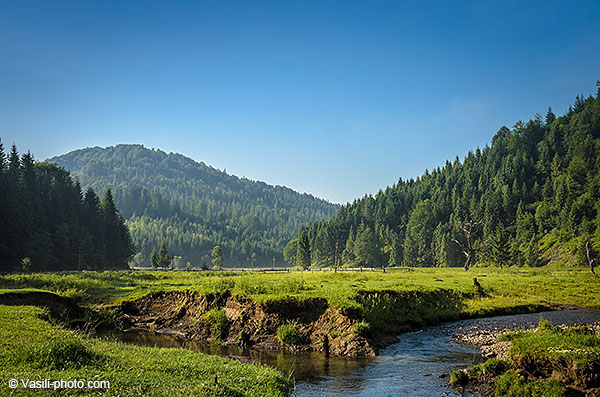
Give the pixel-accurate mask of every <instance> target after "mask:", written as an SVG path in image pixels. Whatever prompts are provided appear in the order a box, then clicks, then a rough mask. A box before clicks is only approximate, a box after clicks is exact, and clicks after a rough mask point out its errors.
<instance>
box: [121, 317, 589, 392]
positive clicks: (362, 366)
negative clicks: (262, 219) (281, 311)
mask: <svg viewBox="0 0 600 397" xmlns="http://www.w3.org/2000/svg"><path fill="white" fill-rule="evenodd" d="M540 316H543V317H544V318H545V319H547V320H549V321H550V322H552V323H553V324H583V323H589V322H593V321H600V312H598V311H589V310H569V311H560V312H546V313H542V314H540V313H536V314H522V315H512V316H499V317H489V318H483V319H475V320H465V321H457V322H453V323H447V324H442V325H438V326H435V327H429V328H427V329H424V330H421V331H417V332H410V333H406V334H402V335H400V336H399V337H398V343H395V344H393V345H390V346H388V347H387V348H386V349H384V350H382V351H381V352H380V355H379V356H377V357H376V358H374V359H368V358H352V359H351V358H340V357H329V358H327V357H325V356H324V355H323V354H322V353H315V352H313V353H298V354H292V353H288V352H281V351H268V350H256V349H242V348H240V347H227V346H220V345H218V344H214V343H213V344H211V343H203V342H194V341H188V340H185V339H183V338H180V337H178V336H174V335H160V334H152V333H148V332H146V331H139V330H138V331H135V330H134V331H128V332H124V333H120V334H113V337H116V338H117V339H119V340H122V341H125V342H130V343H135V344H139V345H145V346H160V347H174V348H183V349H189V350H193V351H197V352H201V353H206V354H214V355H219V356H226V357H230V358H234V359H238V360H240V361H246V362H253V363H258V364H265V365H269V366H273V367H276V368H278V369H279V370H280V371H281V372H283V373H284V374H289V373H290V371H291V372H292V373H293V375H294V378H295V379H296V390H295V394H296V395H297V396H339V395H343V396H373V395H376V396H377V397H384V396H444V395H446V396H447V395H453V396H458V395H460V393H459V392H458V391H456V390H452V389H451V388H450V387H449V386H448V376H449V374H450V373H451V372H452V371H454V370H456V369H460V368H465V367H467V366H470V365H474V364H477V363H479V362H481V361H482V358H481V356H480V355H479V354H478V351H477V350H476V349H474V348H473V347H472V346H468V345H465V344H462V343H460V342H458V341H457V340H456V339H455V338H453V337H452V335H453V334H455V333H459V332H469V331H477V330H479V329H494V328H498V329H504V328H517V327H525V328H527V327H531V326H534V325H536V324H537V323H538V321H539V319H540ZM464 395H465V396H467V395H469V394H464Z"/></svg>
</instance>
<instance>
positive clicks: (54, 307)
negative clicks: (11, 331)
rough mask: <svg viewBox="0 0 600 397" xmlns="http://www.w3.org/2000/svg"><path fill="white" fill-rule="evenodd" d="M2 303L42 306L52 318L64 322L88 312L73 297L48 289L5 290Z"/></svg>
mask: <svg viewBox="0 0 600 397" xmlns="http://www.w3.org/2000/svg"><path fill="white" fill-rule="evenodd" d="M0 305H6V306H37V307H41V308H43V309H45V310H46V311H47V312H48V315H49V316H50V319H52V320H55V321H59V322H63V323H66V322H73V321H77V320H79V319H83V318H84V317H85V314H86V310H85V309H84V308H82V307H80V306H79V305H78V304H77V303H76V302H75V301H74V300H73V299H71V298H68V297H65V296H60V295H57V294H55V293H52V292H47V291H23V292H17V291H14V292H5V293H2V294H0Z"/></svg>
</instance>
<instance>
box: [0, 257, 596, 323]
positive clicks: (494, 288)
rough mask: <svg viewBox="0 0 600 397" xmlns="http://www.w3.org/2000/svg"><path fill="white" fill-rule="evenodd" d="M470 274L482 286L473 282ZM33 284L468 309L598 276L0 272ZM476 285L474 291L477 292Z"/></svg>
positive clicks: (549, 292) (95, 298)
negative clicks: (436, 297) (452, 297)
mask: <svg viewBox="0 0 600 397" xmlns="http://www.w3.org/2000/svg"><path fill="white" fill-rule="evenodd" d="M473 277H476V278H477V280H478V282H479V283H480V284H481V286H482V288H483V289H482V291H478V290H477V288H475V287H474V285H473ZM3 288H4V289H21V288H36V289H43V290H49V291H54V292H57V293H60V294H62V295H66V296H71V297H75V298H78V299H80V301H81V302H82V303H84V304H89V303H92V304H115V303H118V302H121V301H124V300H132V299H135V298H139V297H141V296H143V295H145V294H147V293H149V292H156V291H173V290H194V291H198V292H200V293H214V292H224V291H226V290H229V291H231V292H232V293H233V294H234V295H241V296H250V297H252V298H253V299H254V300H255V301H257V302H262V301H266V300H283V299H290V298H292V299H299V300H302V299H307V298H324V299H326V300H327V301H328V302H329V303H330V304H332V305H334V306H337V307H342V308H345V307H358V306H360V303H358V302H357V297H358V296H359V295H360V293H361V292H364V291H394V292H408V291H436V290H440V289H446V290H451V291H454V292H456V293H459V294H461V296H462V297H463V299H462V303H463V307H462V309H461V310H462V311H463V312H464V313H466V314H469V315H477V314H479V315H483V314H485V313H487V312H490V313H493V312H494V311H496V310H502V309H504V308H509V307H515V306H526V305H546V306H550V305H575V306H583V307H600V283H599V282H598V278H596V277H594V276H593V275H591V274H589V272H588V271H587V270H586V269H583V268H570V269H564V268H548V267H544V268H510V269H496V268H474V269H471V270H470V271H469V272H465V271H463V270H462V269H456V268H419V269H414V270H413V271H410V272H407V271H406V270H392V271H388V272H386V273H381V272H362V273H359V272H343V273H333V272H315V273H312V272H292V273H283V274H262V273H233V272H143V271H142V272H133V271H105V272H90V271H83V272H64V273H37V274H26V275H23V274H14V275H4V276H0V289H3ZM480 292H481V293H480Z"/></svg>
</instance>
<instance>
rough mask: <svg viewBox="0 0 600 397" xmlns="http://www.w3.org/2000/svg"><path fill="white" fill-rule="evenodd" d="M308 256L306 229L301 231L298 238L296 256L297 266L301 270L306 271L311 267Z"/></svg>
mask: <svg viewBox="0 0 600 397" xmlns="http://www.w3.org/2000/svg"><path fill="white" fill-rule="evenodd" d="M310 254H311V252H310V240H309V237H308V232H307V230H306V229H303V230H302V232H301V234H300V237H299V238H298V253H297V255H296V260H297V262H298V265H299V266H301V267H302V268H303V269H308V268H309V267H310V265H311V258H310Z"/></svg>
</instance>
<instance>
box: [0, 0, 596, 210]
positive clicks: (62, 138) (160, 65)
mask: <svg viewBox="0 0 600 397" xmlns="http://www.w3.org/2000/svg"><path fill="white" fill-rule="evenodd" d="M598 79H600V3H599V2H598V1H495V2H492V1H440V2H424V1H383V0H382V1H366V0H365V1H348V0H344V1H327V0H320V1H268V2H263V1H240V2H237V1H206V2H201V1H196V2H192V1H181V2H176V1H169V2H167V1H164V2H155V1H60V0H57V1H35V2H34V1H28V0H19V1H2V2H0V137H1V138H2V141H3V143H4V145H5V147H8V146H10V145H11V144H12V143H13V142H14V143H16V144H17V147H18V148H19V151H27V150H30V151H31V152H32V153H33V154H34V155H35V157H36V158H37V159H41V160H42V159H45V158H48V157H52V156H55V155H60V154H64V153H66V152H69V151H71V150H74V149H78V148H82V147H86V146H111V145H115V144H119V143H143V144H144V145H146V146H147V147H154V148H160V149H162V150H165V151H167V152H169V151H173V152H178V153H182V154H184V155H186V156H189V157H192V158H194V159H196V160H198V161H204V162H205V163H207V164H210V165H212V166H214V167H216V168H220V169H223V168H225V169H226V170H227V172H228V173H231V174H235V175H238V176H246V177H248V178H251V179H257V180H263V181H266V182H268V183H271V184H280V185H286V186H289V187H291V188H294V189H296V190H299V191H302V192H309V193H312V194H314V195H316V196H318V197H322V198H325V199H328V200H330V201H333V202H342V203H343V202H346V201H351V200H353V199H354V198H358V197H362V196H363V195H364V194H365V193H375V192H376V191H377V190H379V189H380V188H384V187H385V186H387V185H391V184H393V183H395V182H396V181H397V180H398V178H399V177H403V178H409V177H416V176H418V175H420V174H421V173H422V172H423V171H424V170H425V168H429V169H432V168H434V167H436V166H440V165H443V164H444V163H445V161H446V159H454V158H455V156H456V155H459V156H460V157H461V158H462V157H463V156H464V155H465V154H466V153H467V152H468V150H470V149H475V148H476V147H477V146H480V147H481V146H483V145H485V144H486V143H489V142H490V141H491V137H492V135H493V134H494V132H495V131H497V130H498V129H499V128H500V127H501V126H502V125H507V126H509V127H510V126H512V125H513V124H514V123H515V122H516V121H517V120H520V119H523V120H527V119H529V118H532V117H533V116H534V115H535V113H536V112H539V113H542V114H545V112H546V110H547V108H548V106H552V108H553V109H554V111H555V113H557V114H562V113H563V112H564V111H565V110H566V109H567V107H568V106H569V104H571V103H572V102H573V100H574V98H575V95H577V94H584V95H586V96H587V95H590V94H592V93H595V92H596V87H595V82H596V80H598Z"/></svg>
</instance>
